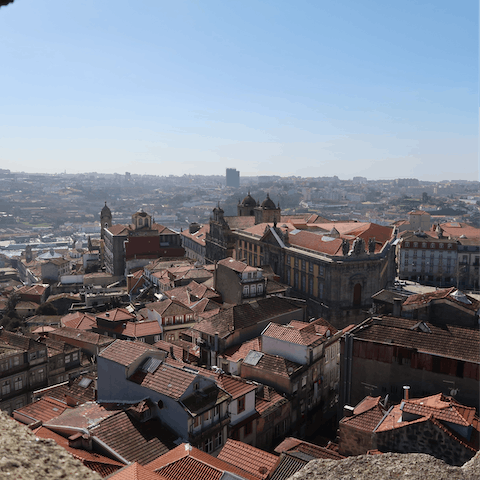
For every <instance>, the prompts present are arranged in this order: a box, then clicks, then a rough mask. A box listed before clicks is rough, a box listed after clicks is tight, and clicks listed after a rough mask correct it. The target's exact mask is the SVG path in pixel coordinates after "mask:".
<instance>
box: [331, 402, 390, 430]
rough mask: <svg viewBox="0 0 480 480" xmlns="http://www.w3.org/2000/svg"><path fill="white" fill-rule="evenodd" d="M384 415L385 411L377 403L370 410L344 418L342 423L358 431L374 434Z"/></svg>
mask: <svg viewBox="0 0 480 480" xmlns="http://www.w3.org/2000/svg"><path fill="white" fill-rule="evenodd" d="M384 415H385V411H384V410H383V409H382V408H381V407H380V405H378V403H377V404H375V405H373V406H372V407H371V408H370V409H369V410H363V411H361V412H360V413H358V414H357V415H356V414H355V413H354V415H353V416H352V417H343V418H342V420H340V423H341V424H344V425H348V426H349V427H353V428H356V429H357V430H363V431H365V432H373V431H374V430H375V427H376V426H377V425H378V424H379V423H380V422H381V420H382V418H383V417H384Z"/></svg>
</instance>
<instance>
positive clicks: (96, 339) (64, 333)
mask: <svg viewBox="0 0 480 480" xmlns="http://www.w3.org/2000/svg"><path fill="white" fill-rule="evenodd" d="M52 334H53V335H55V336H56V335H58V336H59V337H65V338H71V339H74V340H78V341H81V342H85V343H89V344H93V345H99V346H102V345H107V344H109V343H111V342H112V339H111V338H109V337H107V336H105V335H100V334H99V333H94V332H87V331H84V330H77V329H76V328H69V327H64V328H57V329H55V331H54V332H52ZM66 342H67V343H68V341H66Z"/></svg>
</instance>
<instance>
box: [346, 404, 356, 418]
mask: <svg viewBox="0 0 480 480" xmlns="http://www.w3.org/2000/svg"><path fill="white" fill-rule="evenodd" d="M354 410H355V407H352V406H350V405H345V406H344V407H343V416H344V417H351V416H353V411H354Z"/></svg>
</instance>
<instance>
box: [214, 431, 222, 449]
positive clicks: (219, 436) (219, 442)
mask: <svg viewBox="0 0 480 480" xmlns="http://www.w3.org/2000/svg"><path fill="white" fill-rule="evenodd" d="M222 440H223V439H222V431H221V430H220V431H219V432H218V433H217V434H216V435H215V449H217V448H220V447H221V446H222V445H223V442H222Z"/></svg>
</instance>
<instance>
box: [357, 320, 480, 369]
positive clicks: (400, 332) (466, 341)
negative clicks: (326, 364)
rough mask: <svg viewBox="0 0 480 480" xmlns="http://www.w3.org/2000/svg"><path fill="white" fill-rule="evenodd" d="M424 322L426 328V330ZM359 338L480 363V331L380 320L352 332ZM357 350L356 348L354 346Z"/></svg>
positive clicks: (416, 322)
mask: <svg viewBox="0 0 480 480" xmlns="http://www.w3.org/2000/svg"><path fill="white" fill-rule="evenodd" d="M420 323H422V324H423V325H425V327H426V328H425V327H424V328H423V330H426V331H423V330H422V329H421V328H419V325H420ZM351 333H352V334H353V336H354V338H355V339H359V340H363V341H369V342H375V343H382V344H389V345H400V346H404V347H407V348H412V349H417V351H418V352H420V353H429V354H434V355H438V356H441V357H447V358H455V359H457V360H464V361H466V362H473V363H480V331H479V329H478V328H464V327H459V326H456V325H446V326H443V327H438V326H436V325H433V324H431V323H428V322H418V321H417V320H411V319H407V318H397V317H390V316H388V317H386V316H384V317H380V318H372V319H370V320H369V321H368V322H366V323H364V324H363V326H362V328H361V329H358V328H354V329H352V330H351ZM354 348H355V347H354Z"/></svg>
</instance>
